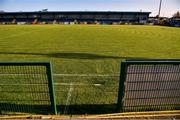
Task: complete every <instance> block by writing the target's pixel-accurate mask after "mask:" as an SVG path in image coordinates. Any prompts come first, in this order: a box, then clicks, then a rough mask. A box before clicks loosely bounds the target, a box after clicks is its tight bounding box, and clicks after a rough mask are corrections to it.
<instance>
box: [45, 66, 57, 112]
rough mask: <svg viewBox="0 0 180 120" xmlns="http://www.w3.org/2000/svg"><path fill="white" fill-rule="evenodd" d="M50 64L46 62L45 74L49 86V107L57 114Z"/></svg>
mask: <svg viewBox="0 0 180 120" xmlns="http://www.w3.org/2000/svg"><path fill="white" fill-rule="evenodd" d="M52 74H53V72H52V65H51V63H47V76H48V87H49V95H50V101H51V109H52V113H53V114H55V115H56V114H57V108H56V97H55V91H54V81H53V76H52Z"/></svg>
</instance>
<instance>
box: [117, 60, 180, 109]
mask: <svg viewBox="0 0 180 120" xmlns="http://www.w3.org/2000/svg"><path fill="white" fill-rule="evenodd" d="M171 109H180V60H126V61H123V62H122V64H121V77H120V84H119V97H118V110H119V111H120V112H125V111H151V110H171Z"/></svg>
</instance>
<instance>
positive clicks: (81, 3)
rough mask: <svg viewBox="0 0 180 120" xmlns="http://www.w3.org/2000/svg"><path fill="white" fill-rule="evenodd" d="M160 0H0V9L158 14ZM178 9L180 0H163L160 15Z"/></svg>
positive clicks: (7, 10)
mask: <svg viewBox="0 0 180 120" xmlns="http://www.w3.org/2000/svg"><path fill="white" fill-rule="evenodd" d="M159 1H160V0H0V10H4V11H6V12H15V11H39V10H42V9H48V11H141V10H142V11H144V12H152V13H151V15H150V16H156V15H157V14H158V7H159ZM177 11H180V0H163V3H162V12H161V16H164V17H165V16H166V17H171V16H172V15H173V14H174V13H175V12H177Z"/></svg>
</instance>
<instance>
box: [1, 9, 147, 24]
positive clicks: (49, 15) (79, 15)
mask: <svg viewBox="0 0 180 120" xmlns="http://www.w3.org/2000/svg"><path fill="white" fill-rule="evenodd" d="M149 14H150V12H118V11H60V12H58V11H54V12H52V11H51V12H49V11H45V12H42V11H37V12H1V13H0V23H3V24H11V23H13V24H16V23H17V24H37V23H48V24H50V23H59V24H76V23H81V24H92V23H93V24H94V23H96V24H121V23H146V22H147V20H148V18H149Z"/></svg>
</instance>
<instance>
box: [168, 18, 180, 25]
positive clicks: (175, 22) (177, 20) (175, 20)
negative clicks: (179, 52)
mask: <svg viewBox="0 0 180 120" xmlns="http://www.w3.org/2000/svg"><path fill="white" fill-rule="evenodd" d="M169 24H170V26H174V27H180V18H171V19H170V20H169Z"/></svg>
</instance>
